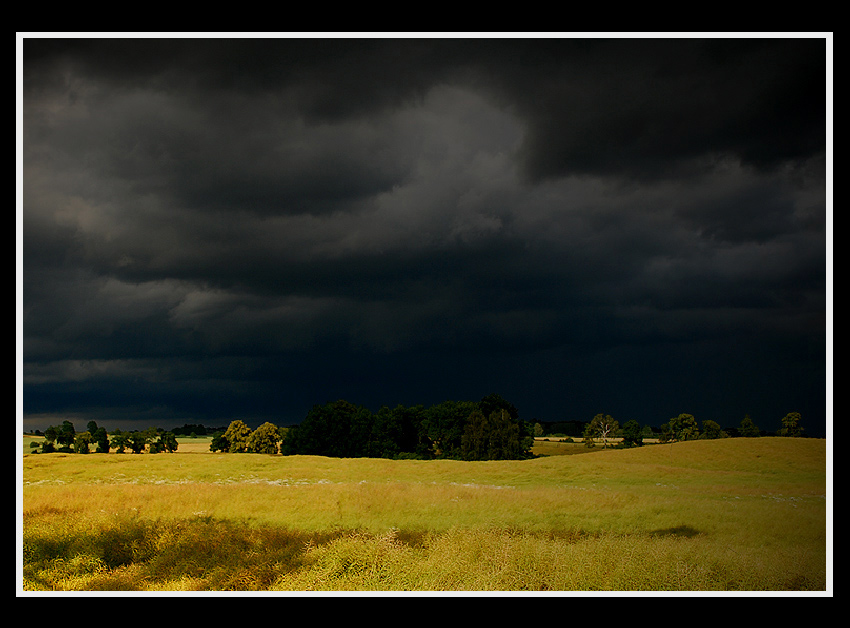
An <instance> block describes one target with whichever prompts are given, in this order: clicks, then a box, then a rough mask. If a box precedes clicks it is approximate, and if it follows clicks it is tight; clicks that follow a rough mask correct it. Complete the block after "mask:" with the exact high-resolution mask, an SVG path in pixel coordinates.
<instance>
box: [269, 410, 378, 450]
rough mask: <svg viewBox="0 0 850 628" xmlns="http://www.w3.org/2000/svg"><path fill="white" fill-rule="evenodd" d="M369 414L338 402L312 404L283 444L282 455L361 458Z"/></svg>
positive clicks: (368, 431) (366, 440)
mask: <svg viewBox="0 0 850 628" xmlns="http://www.w3.org/2000/svg"><path fill="white" fill-rule="evenodd" d="M371 416H372V413H371V412H369V410H368V409H366V408H364V407H362V406H356V405H354V404H352V403H349V402H348V401H344V400H339V401H334V402H332V403H328V404H325V405H315V406H313V407H312V408H311V409H310V411H309V412H308V413H307V416H306V417H305V419H304V420H303V421H302V422H301V423H300V424H299V425H298V426H296V427H295V428H293V429H292V430H291V432H290V434H289V435H288V436H287V438H286V440H284V441H283V447H282V453H285V454H306V455H317V456H331V457H335V458H353V457H361V456H365V455H366V452H367V451H368V448H367V443H368V439H369V435H370V432H371Z"/></svg>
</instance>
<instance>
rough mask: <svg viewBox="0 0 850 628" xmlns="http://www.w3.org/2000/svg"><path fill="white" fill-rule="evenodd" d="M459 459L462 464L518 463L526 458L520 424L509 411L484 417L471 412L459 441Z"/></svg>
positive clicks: (496, 411)
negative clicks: (460, 458)
mask: <svg viewBox="0 0 850 628" xmlns="http://www.w3.org/2000/svg"><path fill="white" fill-rule="evenodd" d="M461 457H462V458H463V459H464V460H518V459H521V458H525V457H528V452H527V448H524V447H523V442H522V438H521V435H520V431H519V424H518V423H517V422H516V421H515V420H512V418H511V415H510V414H509V412H508V410H505V409H501V410H494V411H493V412H491V413H490V416H486V417H485V416H484V413H483V412H482V411H481V410H477V409H476V410H474V411H473V412H472V414H471V415H470V416H469V417H468V419H467V422H466V427H465V428H464V432H463V436H462V437H461Z"/></svg>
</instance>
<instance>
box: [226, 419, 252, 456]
mask: <svg viewBox="0 0 850 628" xmlns="http://www.w3.org/2000/svg"><path fill="white" fill-rule="evenodd" d="M250 435H251V428H250V427H248V425H247V424H246V423H245V422H244V421H242V420H241V419H235V420H233V421H231V422H230V425H229V426H228V427H227V431H226V432H225V433H224V437H225V438H226V439H227V442H228V444H229V447H228V449H227V451H228V452H229V453H231V454H234V453H243V452H245V451H247V450H248V437H249V436H250Z"/></svg>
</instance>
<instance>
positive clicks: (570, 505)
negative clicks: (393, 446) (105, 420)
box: [21, 438, 831, 592]
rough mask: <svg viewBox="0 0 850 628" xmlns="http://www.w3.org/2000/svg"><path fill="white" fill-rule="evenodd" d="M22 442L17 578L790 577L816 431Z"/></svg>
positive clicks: (813, 524)
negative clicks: (75, 446) (589, 437)
mask: <svg viewBox="0 0 850 628" xmlns="http://www.w3.org/2000/svg"><path fill="white" fill-rule="evenodd" d="M24 440H25V443H24V454H23V456H22V467H23V469H22V478H23V485H22V487H21V498H22V499H21V501H22V504H21V508H22V513H21V515H22V539H21V541H22V561H23V564H22V572H23V584H22V586H23V589H24V590H25V591H50V590H65V591H74V590H76V591H100V590H138V591H212V590H215V591H219V590H232V591H300V592H303V591H466V592H472V591H549V592H566V591H806V592H812V591H814V592H818V591H820V592H823V591H826V590H827V589H828V587H830V586H831V585H830V581H831V568H830V566H829V565H831V538H830V536H829V534H828V522H831V520H830V514H829V513H831V505H830V503H829V497H830V495H829V492H830V491H829V489H828V478H827V460H826V458H827V445H826V441H825V440H820V439H795V438H753V439H744V438H734V439H722V440H698V441H687V442H681V443H673V444H665V445H648V446H644V447H642V448H637V449H622V450H618V449H606V450H600V449H599V448H597V449H596V450H593V451H592V452H591V453H587V451H586V450H585V452H584V453H582V454H581V455H559V454H578V452H579V451H581V450H580V449H576V448H575V447H573V445H574V444H571V443H548V442H543V443H540V442H538V443H537V444H535V451H536V452H537V453H539V454H545V455H542V456H541V457H538V458H535V459H532V460H523V461H489V462H460V461H451V460H436V461H419V460H386V459H366V458H356V459H335V458H325V457H319V456H280V455H264V454H222V453H216V454H212V453H209V451H208V448H209V444H208V440H206V439H203V438H198V439H181V440H180V447H179V450H178V452H176V453H172V454H156V455H151V454H139V455H134V454H116V453H110V454H94V453H92V454H89V455H79V454H61V453H52V454H31V453H29V448H28V442H26V441H27V439H26V438H25V439H24Z"/></svg>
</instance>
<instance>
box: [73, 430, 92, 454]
mask: <svg viewBox="0 0 850 628" xmlns="http://www.w3.org/2000/svg"><path fill="white" fill-rule="evenodd" d="M91 442H92V437H91V434H89V433H88V432H77V433H76V434H75V435H74V451H75V452H76V453H78V454H87V453H89V451H90V450H89V445H90V444H91Z"/></svg>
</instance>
